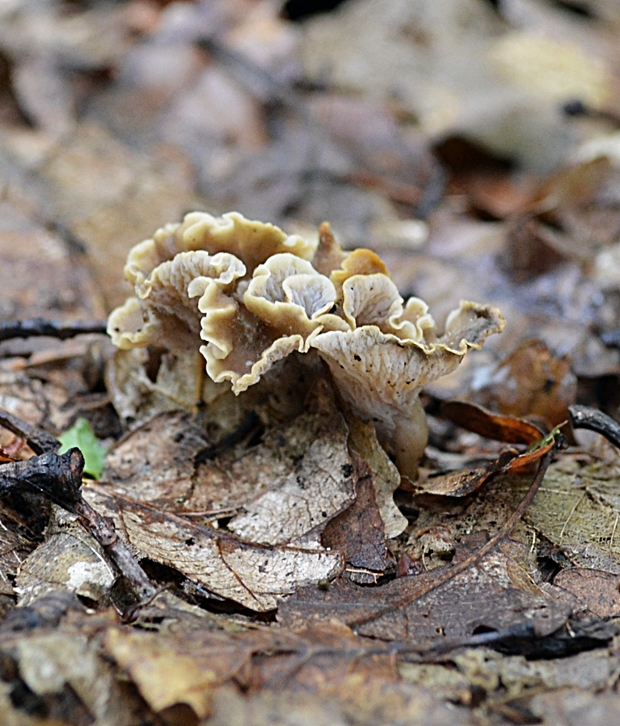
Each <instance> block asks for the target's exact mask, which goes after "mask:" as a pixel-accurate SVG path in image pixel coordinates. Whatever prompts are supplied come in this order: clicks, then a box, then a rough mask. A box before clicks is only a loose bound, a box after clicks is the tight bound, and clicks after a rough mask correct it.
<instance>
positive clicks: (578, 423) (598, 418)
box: [568, 405, 620, 449]
mask: <svg viewBox="0 0 620 726" xmlns="http://www.w3.org/2000/svg"><path fill="white" fill-rule="evenodd" d="M568 412H569V414H570V420H571V424H572V426H573V428H574V429H588V430H589V431H595V432H596V433H597V434H601V436H604V437H605V438H606V439H607V440H608V441H611V443H612V444H613V445H614V446H616V447H618V448H619V449H620V424H618V422H617V421H614V419H613V418H611V416H608V415H607V414H605V413H603V412H602V411H599V410H598V409H597V408H590V407H589V406H578V405H575V406H569V407H568Z"/></svg>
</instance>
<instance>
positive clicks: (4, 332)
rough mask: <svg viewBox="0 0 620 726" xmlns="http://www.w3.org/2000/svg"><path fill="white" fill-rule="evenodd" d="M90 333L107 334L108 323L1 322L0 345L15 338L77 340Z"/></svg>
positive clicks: (90, 321) (93, 321) (40, 319)
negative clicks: (42, 337) (80, 336)
mask: <svg viewBox="0 0 620 726" xmlns="http://www.w3.org/2000/svg"><path fill="white" fill-rule="evenodd" d="M88 333H98V334H99V335H105V334H106V322H105V321H102V320H69V321H67V320H44V319H43V318H32V319H30V320H9V321H5V322H0V343H2V342H3V341H5V340H12V339H13V338H34V337H40V336H47V337H49V338H57V339H58V340H67V339H69V338H75V337H76V336H78V335H86V334H88Z"/></svg>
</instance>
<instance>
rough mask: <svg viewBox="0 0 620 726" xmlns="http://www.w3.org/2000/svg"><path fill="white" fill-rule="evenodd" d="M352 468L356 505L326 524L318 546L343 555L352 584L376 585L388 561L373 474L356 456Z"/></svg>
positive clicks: (389, 561)
mask: <svg viewBox="0 0 620 726" xmlns="http://www.w3.org/2000/svg"><path fill="white" fill-rule="evenodd" d="M353 466H354V472H353V477H354V479H355V481H356V486H355V493H356V498H355V502H354V503H353V504H352V505H351V506H350V507H349V508H348V509H346V510H345V511H344V512H342V514H339V515H338V516H337V517H334V518H333V519H332V520H331V521H330V522H329V523H328V524H327V527H325V531H324V532H323V536H322V537H321V542H322V543H323V545H324V546H325V547H327V548H328V549H330V550H336V551H337V552H340V553H342V556H343V557H344V559H345V562H346V564H347V568H346V571H347V574H348V576H349V577H350V578H351V579H352V580H353V581H354V582H358V583H360V584H362V583H366V584H369V583H376V580H377V577H378V576H380V575H381V574H383V573H384V572H385V570H386V568H387V567H388V565H389V564H390V563H391V558H390V556H389V553H388V549H387V547H386V543H385V528H384V526H383V520H382V519H381V513H380V511H379V507H378V504H377V493H376V489H375V483H374V476H373V473H372V470H371V469H370V467H369V466H368V464H366V462H365V461H363V460H362V459H360V457H359V456H354V457H353Z"/></svg>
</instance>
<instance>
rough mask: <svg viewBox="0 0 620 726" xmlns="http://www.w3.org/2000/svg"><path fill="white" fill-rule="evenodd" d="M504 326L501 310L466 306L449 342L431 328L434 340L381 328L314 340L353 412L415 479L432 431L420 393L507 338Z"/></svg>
mask: <svg viewBox="0 0 620 726" xmlns="http://www.w3.org/2000/svg"><path fill="white" fill-rule="evenodd" d="M401 307H402V306H401ZM393 310H394V308H393V307H392V306H390V307H389V308H388V309H387V311H385V316H386V317H387V319H388V321H389V319H390V313H392V317H393ZM427 324H428V321H426V322H425V325H427ZM504 325H505V321H504V318H503V316H502V314H501V313H500V311H499V310H498V309H497V308H494V307H492V306H490V305H476V304H475V303H470V302H461V305H460V307H459V308H458V310H456V311H454V312H453V313H451V315H450V317H449V319H448V323H447V325H446V332H445V333H444V335H443V336H441V337H439V338H435V336H434V328H431V327H430V325H429V327H425V328H424V329H423V330H424V332H427V333H428V332H430V333H432V334H433V335H431V336H430V337H431V338H435V339H434V340H428V339H425V338H421V339H420V338H418V339H414V338H409V339H407V338H402V337H399V336H398V335H395V334H394V333H385V332H383V331H382V330H381V328H380V327H379V326H378V325H362V326H360V327H357V328H355V329H354V330H350V331H347V332H342V331H328V332H325V333H321V334H319V335H317V336H315V337H313V339H312V341H311V346H312V347H313V348H316V350H318V352H319V354H320V355H321V357H322V358H323V360H325V362H326V363H327V364H328V366H329V368H330V371H331V373H332V376H333V378H334V381H335V382H336V385H337V388H338V390H339V392H340V394H341V395H342V397H343V398H344V399H345V400H346V401H347V402H348V403H349V404H350V405H351V407H352V409H353V411H354V412H355V413H356V414H357V415H358V416H359V417H360V418H361V419H362V420H365V421H372V422H373V423H374V424H375V427H376V429H377V432H378V434H379V436H380V438H381V439H382V441H383V442H384V443H385V444H386V446H387V448H389V449H391V451H392V453H393V454H394V455H395V457H396V462H397V466H398V468H399V470H400V471H401V473H402V474H406V475H407V476H410V477H412V478H415V475H416V472H417V461H418V459H419V456H420V455H421V451H422V450H423V448H424V445H425V443H426V430H425V428H423V427H421V423H420V421H421V416H420V411H419V403H418V394H419V392H420V389H421V388H422V387H423V386H425V385H426V384H428V383H431V382H432V381H434V380H436V379H437V378H440V377H441V376H443V375H445V374H447V373H450V372H452V371H453V370H454V369H455V368H456V367H457V366H458V364H459V363H460V362H461V360H462V358H463V356H464V355H465V353H466V352H467V350H469V349H470V348H480V347H481V345H482V343H483V342H484V340H485V338H487V337H488V336H489V335H492V334H493V333H499V332H501V331H502V330H503V328H504ZM399 332H401V331H399ZM417 332H419V331H417Z"/></svg>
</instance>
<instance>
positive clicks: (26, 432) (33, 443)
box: [0, 408, 60, 454]
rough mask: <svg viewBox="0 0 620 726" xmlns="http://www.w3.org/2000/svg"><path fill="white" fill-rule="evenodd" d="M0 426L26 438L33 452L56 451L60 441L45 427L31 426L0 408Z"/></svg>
mask: <svg viewBox="0 0 620 726" xmlns="http://www.w3.org/2000/svg"><path fill="white" fill-rule="evenodd" d="M0 426H4V428H5V429H8V430H9V431H10V432H11V433H13V434H15V435H16V436H20V437H21V438H22V439H26V441H27V442H28V445H29V446H30V448H31V449H32V450H33V451H34V453H35V454H46V453H48V452H51V451H58V449H59V448H60V441H58V439H56V438H55V437H54V436H52V435H51V434H50V433H48V432H47V431H46V430H45V429H42V428H39V427H38V426H33V425H32V424H29V423H26V421H22V420H21V419H20V418H17V416H13V414H12V413H9V412H8V411H5V410H4V409H1V408H0Z"/></svg>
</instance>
